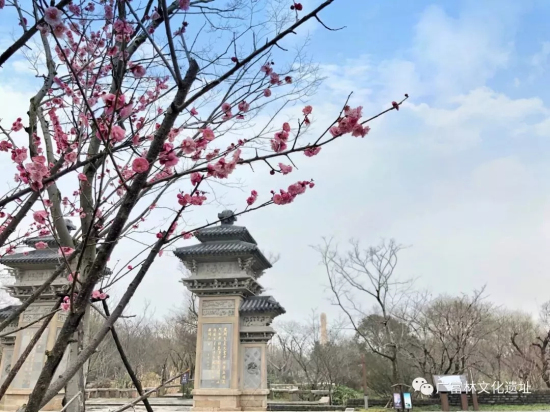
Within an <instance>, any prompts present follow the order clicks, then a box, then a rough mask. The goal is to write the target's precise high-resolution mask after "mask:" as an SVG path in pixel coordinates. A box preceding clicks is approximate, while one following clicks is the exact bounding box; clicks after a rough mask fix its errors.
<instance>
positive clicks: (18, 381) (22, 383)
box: [11, 328, 49, 389]
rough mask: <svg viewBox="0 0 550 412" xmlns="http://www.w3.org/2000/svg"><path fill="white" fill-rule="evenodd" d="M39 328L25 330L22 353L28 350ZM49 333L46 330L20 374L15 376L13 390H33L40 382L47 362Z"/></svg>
mask: <svg viewBox="0 0 550 412" xmlns="http://www.w3.org/2000/svg"><path fill="white" fill-rule="evenodd" d="M37 330H38V328H29V329H25V330H23V331H22V332H21V333H22V336H21V346H20V349H19V350H20V351H22V350H23V349H21V348H26V347H27V345H28V344H29V342H30V340H31V339H32V337H33V336H34V334H35V333H36V331H37ZM48 332H49V331H48V330H46V331H44V333H43V334H42V336H41V337H40V340H39V341H38V343H37V344H36V346H35V347H34V348H33V349H32V351H31V353H30V354H29V357H28V358H27V359H26V360H25V362H24V363H23V366H22V367H21V369H20V370H19V373H18V374H17V375H16V376H15V379H14V381H13V383H12V386H11V387H12V388H14V389H32V388H34V385H35V384H36V381H37V380H38V377H39V376H40V372H41V371H42V367H43V366H44V362H45V360H46V354H45V352H46V343H47V341H48V334H49V333H48Z"/></svg>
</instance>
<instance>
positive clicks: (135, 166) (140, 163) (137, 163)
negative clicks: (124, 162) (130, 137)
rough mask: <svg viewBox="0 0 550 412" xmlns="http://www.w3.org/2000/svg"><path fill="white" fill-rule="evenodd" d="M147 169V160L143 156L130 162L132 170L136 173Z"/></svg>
mask: <svg viewBox="0 0 550 412" xmlns="http://www.w3.org/2000/svg"><path fill="white" fill-rule="evenodd" d="M148 169H149V162H148V161H147V159H146V158H144V157H138V158H136V159H134V160H133V162H132V170H133V171H134V172H136V173H145V172H146V171H147V170H148Z"/></svg>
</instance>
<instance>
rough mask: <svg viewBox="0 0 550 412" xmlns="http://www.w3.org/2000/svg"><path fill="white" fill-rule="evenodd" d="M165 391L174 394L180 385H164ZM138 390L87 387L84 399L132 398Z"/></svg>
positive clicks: (136, 396)
mask: <svg viewBox="0 0 550 412" xmlns="http://www.w3.org/2000/svg"><path fill="white" fill-rule="evenodd" d="M165 388H166V391H165V393H168V394H174V393H178V392H179V391H180V389H181V386H180V385H166V386H165ZM151 389H154V388H143V391H144V392H148V391H150V390H151ZM159 391H160V390H156V391H154V392H153V393H151V395H149V397H150V398H156V397H158V396H159ZM138 397H139V395H138V391H137V389H135V388H128V389H126V388H122V389H121V388H89V389H86V399H94V398H126V399H132V398H138Z"/></svg>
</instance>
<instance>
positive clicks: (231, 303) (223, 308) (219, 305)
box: [202, 299, 235, 318]
mask: <svg viewBox="0 0 550 412" xmlns="http://www.w3.org/2000/svg"><path fill="white" fill-rule="evenodd" d="M202 316H203V317H205V318H223V317H226V316H235V300H233V299H225V300H205V301H203V302H202Z"/></svg>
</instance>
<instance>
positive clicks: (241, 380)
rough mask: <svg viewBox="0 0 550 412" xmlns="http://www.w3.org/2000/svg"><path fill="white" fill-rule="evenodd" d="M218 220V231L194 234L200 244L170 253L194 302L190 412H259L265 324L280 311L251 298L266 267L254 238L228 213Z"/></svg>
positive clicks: (263, 396) (266, 300) (263, 400)
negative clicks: (180, 264) (184, 272)
mask: <svg viewBox="0 0 550 412" xmlns="http://www.w3.org/2000/svg"><path fill="white" fill-rule="evenodd" d="M218 217H219V218H220V220H221V221H222V222H221V224H220V225H219V226H213V227H209V228H205V229H201V230H198V231H197V232H196V233H195V237H196V238H197V239H198V240H199V241H200V242H201V243H200V244H197V245H193V246H187V247H183V248H178V249H176V250H175V252H174V253H175V255H176V256H177V257H178V258H179V259H180V260H181V261H182V262H183V263H184V264H185V266H186V267H187V268H188V269H189V270H190V272H191V276H190V277H188V278H185V279H183V283H184V284H185V285H186V287H187V288H188V289H189V290H190V291H191V292H193V293H195V294H196V295H197V296H198V297H199V318H198V328H197V355H196V356H197V358H196V366H195V389H194V390H193V411H197V412H198V411H200V412H206V411H241V410H265V409H266V406H267V394H268V393H269V391H268V389H267V362H266V348H265V347H266V343H267V341H268V340H269V339H270V338H271V336H272V335H273V333H274V331H273V329H271V327H269V324H270V323H271V320H272V319H273V318H274V317H275V316H277V315H280V314H282V313H285V311H284V309H283V308H282V307H281V306H280V305H279V304H278V303H277V302H276V301H275V299H273V298H272V297H271V296H257V295H258V294H260V293H261V292H262V290H263V289H262V287H261V286H260V284H259V283H258V278H259V277H260V276H261V275H262V274H263V271H264V270H266V269H268V268H270V267H271V264H270V263H269V261H268V260H267V259H266V258H265V256H264V255H263V254H262V253H261V252H260V250H259V248H258V245H257V244H256V241H255V240H254V238H253V237H252V236H251V235H250V233H249V232H248V230H247V229H246V228H245V227H242V226H236V225H234V222H235V220H236V217H235V216H234V215H233V212H231V211H225V212H222V213H220V214H219V215H218ZM256 315H261V318H262V320H261V321H260V320H258V319H256V317H255V316H256ZM267 319H269V320H267Z"/></svg>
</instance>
